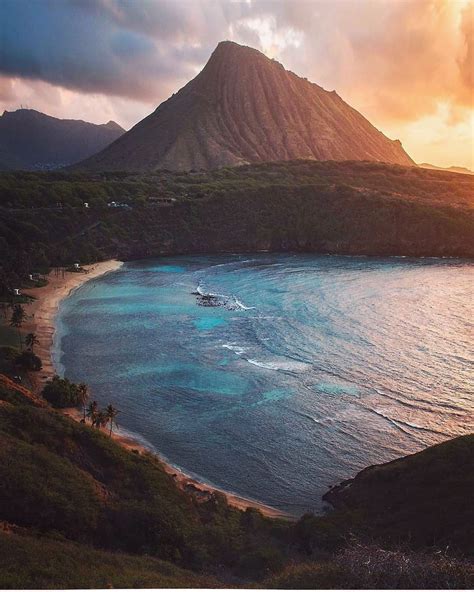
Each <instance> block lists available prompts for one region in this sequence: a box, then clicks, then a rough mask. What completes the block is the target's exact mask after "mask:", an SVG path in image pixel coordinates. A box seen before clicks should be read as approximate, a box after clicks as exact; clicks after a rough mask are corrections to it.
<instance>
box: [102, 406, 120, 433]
mask: <svg viewBox="0 0 474 592" xmlns="http://www.w3.org/2000/svg"><path fill="white" fill-rule="evenodd" d="M118 414H119V410H118V409H115V407H114V406H113V405H107V407H106V408H105V415H106V417H107V422H108V424H109V425H110V432H109V436H110V437H112V429H113V427H114V425H115V427H118V426H117V422H116V421H115V418H116V417H117V415H118Z"/></svg>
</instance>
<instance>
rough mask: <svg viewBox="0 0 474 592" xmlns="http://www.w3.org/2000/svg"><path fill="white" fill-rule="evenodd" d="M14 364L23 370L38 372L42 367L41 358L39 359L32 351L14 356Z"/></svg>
mask: <svg viewBox="0 0 474 592" xmlns="http://www.w3.org/2000/svg"><path fill="white" fill-rule="evenodd" d="M15 363H16V364H19V365H20V366H22V367H23V368H24V369H25V370H34V371H36V372H38V371H39V370H41V368H42V367H43V363H42V362H41V358H39V357H38V356H37V355H36V354H34V353H33V352H32V351H30V350H28V351H23V352H21V354H19V355H18V356H16V358H15Z"/></svg>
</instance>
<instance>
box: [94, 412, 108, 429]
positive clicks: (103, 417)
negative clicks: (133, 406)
mask: <svg viewBox="0 0 474 592" xmlns="http://www.w3.org/2000/svg"><path fill="white" fill-rule="evenodd" d="M107 422H108V419H107V414H106V412H105V411H102V410H100V411H98V412H97V413H96V414H95V419H94V421H93V423H92V425H93V426H94V427H96V428H98V429H100V428H105V426H106V425H107Z"/></svg>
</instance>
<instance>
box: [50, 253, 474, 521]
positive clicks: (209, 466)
mask: <svg viewBox="0 0 474 592" xmlns="http://www.w3.org/2000/svg"><path fill="white" fill-rule="evenodd" d="M193 292H197V293H198V294H199V293H201V294H209V293H212V294H216V295H219V296H216V299H215V302H217V303H219V304H221V305H222V306H218V307H205V306H200V304H199V302H200V300H201V297H200V296H199V295H198V294H193ZM473 305H474V265H473V264H472V263H469V262H465V261H458V260H439V259H418V260H415V259H404V258H391V259H369V258H362V257H360V258H359V257H336V256H316V255H291V254H286V255H269V254H258V255H240V256H237V255H235V256H231V255H225V256H192V257H173V258H163V259H160V260H148V261H142V262H135V263H128V264H126V265H124V267H123V268H122V269H121V270H119V271H117V272H114V273H111V274H109V275H106V276H104V277H102V278H99V279H96V280H93V281H91V282H89V283H87V284H85V285H84V286H83V287H82V288H80V289H79V290H77V291H76V292H74V294H73V295H71V297H69V298H68V299H67V300H65V301H64V302H63V304H62V305H61V308H60V313H59V319H58V331H57V336H56V349H57V351H56V365H57V367H58V368H59V369H60V371H61V372H63V373H65V375H66V376H68V377H69V378H71V379H72V380H76V381H85V382H87V383H88V384H89V385H90V387H91V390H92V393H93V396H94V398H96V399H97V400H98V401H99V402H100V403H102V404H107V403H109V402H112V403H113V404H114V405H115V406H116V407H117V408H118V409H119V410H120V415H119V416H118V422H119V425H120V427H121V428H122V429H124V430H127V431H128V432H131V433H133V434H135V435H137V436H138V437H139V438H141V439H142V440H143V441H144V442H145V443H148V445H150V446H151V447H153V448H154V449H155V450H157V451H159V452H160V453H161V454H162V455H163V456H164V457H165V458H166V459H168V460H169V461H170V462H171V463H173V464H174V465H176V466H177V467H179V468H181V469H183V470H185V471H186V472H187V473H188V474H191V475H193V476H196V477H198V478H199V479H201V480H202V481H205V482H208V483H211V484H213V485H215V486H218V487H221V488H223V489H225V490H228V491H232V492H234V493H237V494H239V495H241V496H244V497H249V498H252V499H255V500H258V501H260V502H263V503H265V504H268V505H271V506H274V507H276V508H279V509H281V510H283V511H286V512H290V513H292V514H296V515H299V514H302V513H303V512H305V511H315V512H320V511H322V510H323V509H324V506H323V503H322V501H321V496H322V494H323V493H324V492H325V491H327V489H328V487H329V486H330V485H334V484H335V483H337V482H339V481H340V480H342V479H346V478H349V477H352V476H353V475H354V474H355V473H356V472H357V471H359V470H360V469H362V468H364V467H366V466H367V465H370V464H374V463H380V462H385V461H388V460H391V459H394V458H397V457H399V456H401V455H405V454H408V453H412V452H416V451H419V450H421V449H423V448H425V447H426V446H429V445H431V444H435V443H437V442H441V441H443V440H446V439H448V438H450V437H453V436H456V435H460V434H465V433H468V432H472V431H474V387H473V367H474V364H473V363H474V348H473V328H474V315H473Z"/></svg>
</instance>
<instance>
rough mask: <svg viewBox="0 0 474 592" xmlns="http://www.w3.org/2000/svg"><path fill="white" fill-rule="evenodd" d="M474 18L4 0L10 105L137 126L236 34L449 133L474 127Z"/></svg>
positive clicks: (434, 8) (418, 1)
mask: <svg viewBox="0 0 474 592" xmlns="http://www.w3.org/2000/svg"><path fill="white" fill-rule="evenodd" d="M473 16H474V7H473V4H472V2H469V1H467V0H321V1H317V0H313V1H311V0H286V1H285V0H253V1H252V0H249V1H244V0H243V1H235V0H188V1H184V0H134V1H132V0H42V1H41V2H39V1H35V0H2V2H0V35H1V38H0V105H1V106H3V107H4V108H15V106H19V104H20V103H25V102H26V103H28V104H29V105H30V106H32V107H34V108H38V109H40V110H44V111H46V112H49V113H51V114H53V115H58V116H62V117H64V116H69V117H77V116H80V117H83V118H87V117H89V118H91V119H93V120H95V121H97V119H98V118H99V117H102V118H103V117H111V118H114V117H115V118H117V119H119V120H120V121H119V123H121V124H124V125H125V126H130V125H131V124H133V123H135V122H136V121H138V120H139V119H140V118H141V117H143V116H144V115H146V114H147V113H149V112H150V111H151V110H153V109H154V108H156V106H157V105H158V104H159V103H160V102H161V101H163V100H165V99H166V98H168V96H170V95H171V94H172V93H173V92H176V90H178V89H179V88H180V87H181V86H183V84H185V83H186V82H187V81H188V80H189V79H191V78H193V77H194V76H195V75H196V74H197V73H198V71H199V70H200V69H201V68H202V67H203V66H204V64H205V62H206V61H207V59H208V57H209V55H210V54H211V53H212V50H213V49H214V48H215V46H216V45H217V43H218V42H219V41H221V40H223V39H232V40H234V41H237V42H240V43H245V44H248V45H252V46H254V47H256V48H257V49H260V50H262V51H264V52H265V53H266V54H267V55H269V56H271V57H275V58H276V59H278V60H279V61H281V62H282V63H283V64H284V65H285V67H287V68H289V69H291V70H293V71H294V72H296V73H297V74H299V75H301V76H306V77H307V78H309V79H310V80H313V81H314V82H317V83H318V84H321V85H322V86H324V87H325V88H327V89H329V90H332V89H336V90H337V91H338V92H339V94H341V95H342V96H343V98H345V99H346V100H347V101H348V102H349V103H351V104H352V105H353V106H354V107H356V108H357V109H359V110H360V111H361V112H362V113H364V115H366V116H368V117H369V118H370V119H371V120H372V121H373V122H374V123H375V124H376V125H377V126H378V127H381V128H382V129H384V130H389V131H390V132H392V130H400V132H401V133H400V134H398V133H397V134H395V135H396V136H397V137H400V135H402V134H403V132H405V133H407V134H409V133H411V132H409V130H410V126H413V125H414V124H415V123H418V124H419V123H420V122H421V121H423V120H424V118H425V119H426V118H430V117H433V116H434V117H438V118H441V119H440V120H439V122H438V123H439V125H438V129H439V130H441V128H443V129H445V131H446V130H447V128H448V127H449V125H450V122H451V124H456V125H457V124H459V122H464V123H466V122H467V121H469V122H471V123H470V124H469V125H471V126H472V109H473V82H474V80H473V79H474V72H473V68H474V64H473V48H472V45H473ZM80 105H82V108H81V107H80ZM48 107H49V108H48ZM73 108H74V109H78V111H76V112H73ZM68 110H69V111H70V112H68ZM441 120H442V121H441ZM443 126H444V127H443ZM440 133H441V132H440ZM443 133H444V132H443ZM402 140H405V138H402ZM410 141H411V140H410V139H408V142H410ZM467 148H469V146H468V147H467ZM471 149H472V146H471Z"/></svg>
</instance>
